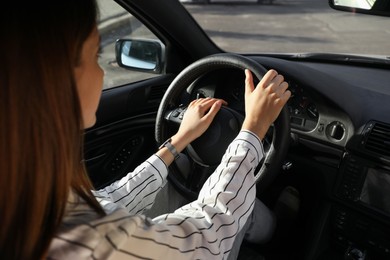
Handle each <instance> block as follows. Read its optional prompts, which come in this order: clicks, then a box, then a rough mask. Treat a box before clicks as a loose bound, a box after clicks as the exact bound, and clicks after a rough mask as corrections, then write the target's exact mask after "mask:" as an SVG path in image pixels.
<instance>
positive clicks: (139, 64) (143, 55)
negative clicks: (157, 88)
mask: <svg viewBox="0 0 390 260" xmlns="http://www.w3.org/2000/svg"><path fill="white" fill-rule="evenodd" d="M163 50H164V45H163V44H162V43H161V42H160V41H155V40H135V39H119V40H117V41H116V44H115V54H116V61H117V63H118V65H119V66H120V67H122V68H126V69H133V70H137V71H144V72H152V73H156V74H159V73H161V72H162V70H163V67H164V66H163V65H164V59H163Z"/></svg>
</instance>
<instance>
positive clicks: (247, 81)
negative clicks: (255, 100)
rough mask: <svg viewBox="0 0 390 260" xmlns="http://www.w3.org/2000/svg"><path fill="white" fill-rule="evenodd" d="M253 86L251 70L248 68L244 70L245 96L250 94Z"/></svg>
mask: <svg viewBox="0 0 390 260" xmlns="http://www.w3.org/2000/svg"><path fill="white" fill-rule="evenodd" d="M254 89H255V86H254V84H253V76H252V72H251V71H250V70H248V69H246V70H245V96H247V95H249V94H251V93H252V92H253V90H254Z"/></svg>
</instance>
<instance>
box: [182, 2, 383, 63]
mask: <svg viewBox="0 0 390 260" xmlns="http://www.w3.org/2000/svg"><path fill="white" fill-rule="evenodd" d="M180 1H181V2H182V4H183V5H184V6H185V7H186V9H187V10H188V11H189V12H190V13H191V14H192V16H193V17H194V18H195V20H196V21H197V22H198V23H199V25H200V26H201V27H202V28H203V29H204V31H205V32H206V33H207V34H208V36H209V37H210V38H211V39H212V40H213V41H214V42H215V43H216V44H217V45H218V46H219V47H220V48H221V49H223V50H225V51H229V52H238V53H343V54H346V53H347V54H365V55H381V56H384V57H388V56H389V53H390V47H389V46H390V45H389V44H388V43H389V38H390V34H389V29H388V28H390V19H388V17H381V16H371V15H365V14H358V13H348V12H340V11H337V10H333V9H331V8H330V7H329V5H328V1H325V0H299V1H298V0H273V1H271V0H263V1H257V0H244V1H243V0H241V1H240V0H234V1H233V0H207V1H206V0H180ZM350 2H352V1H350ZM360 2H366V1H360Z"/></svg>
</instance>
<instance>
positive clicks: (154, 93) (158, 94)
mask: <svg viewBox="0 0 390 260" xmlns="http://www.w3.org/2000/svg"><path fill="white" fill-rule="evenodd" d="M167 88H168V87H167V86H165V85H162V86H153V87H152V88H151V90H150V94H149V100H161V99H162V97H163V96H164V93H165V91H166V90H167Z"/></svg>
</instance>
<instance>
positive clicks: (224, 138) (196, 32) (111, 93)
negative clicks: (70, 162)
mask: <svg viewBox="0 0 390 260" xmlns="http://www.w3.org/2000/svg"><path fill="white" fill-rule="evenodd" d="M108 2H110V3H108ZM111 2H112V3H111ZM275 2H277V1H275ZM344 2H345V3H343V1H337V0H334V1H329V8H335V9H337V10H338V11H339V12H351V15H352V12H358V13H364V14H363V15H382V16H383V15H389V12H388V11H389V7H388V5H387V6H386V5H385V4H384V5H383V6H380V4H381V3H383V1H377V2H378V4H377V5H375V6H374V7H375V8H373V9H372V10H367V9H359V8H356V7H354V6H352V7H351V6H346V5H347V4H348V1H344ZM384 2H386V1H384ZM104 4H106V5H107V4H115V5H116V6H117V8H118V10H119V11H118V13H117V14H115V15H114V16H113V17H115V21H116V24H112V22H111V21H110V19H108V18H110V17H108V16H107V17H106V16H105V13H104V12H103V11H101V21H100V24H99V29H100V33H101V36H102V47H103V49H102V50H103V53H102V56H101V58H100V62H101V66H102V68H103V69H104V70H105V75H106V79H105V80H106V81H105V86H104V90H103V94H102V98H101V101H100V104H99V109H98V112H97V124H96V125H95V126H94V127H93V128H91V129H88V130H87V131H86V134H85V161H86V165H87V168H88V173H89V175H90V178H91V180H92V182H93V183H94V185H95V187H96V189H99V188H102V187H105V186H106V185H109V184H110V183H111V182H113V181H115V180H118V179H120V178H121V177H123V176H124V175H126V173H127V172H129V171H132V170H133V169H134V168H135V167H136V166H138V165H139V164H140V163H141V162H143V161H144V160H145V159H147V158H148V157H149V156H150V155H152V154H153V153H155V152H156V151H157V148H158V147H159V145H160V144H161V143H163V142H164V141H165V140H166V139H167V138H169V137H170V136H171V135H172V134H174V133H175V131H177V129H178V126H179V124H180V122H181V118H182V115H183V113H185V108H186V105H188V104H189V102H190V101H192V100H194V99H197V98H199V97H216V98H221V99H224V100H226V101H227V102H228V106H227V107H226V108H225V109H222V110H221V112H220V113H219V115H218V119H217V120H216V122H215V123H213V124H212V126H211V127H210V129H209V130H210V131H209V130H208V131H207V132H206V133H205V134H204V136H202V137H200V138H199V139H197V140H196V141H194V142H193V143H192V144H191V145H190V146H189V147H188V148H187V149H186V150H185V151H184V152H183V153H182V154H181V156H180V159H178V160H176V161H175V163H174V164H173V165H172V166H170V169H169V170H170V173H169V177H168V183H167V184H166V186H165V187H164V189H163V190H162V191H161V196H157V200H156V202H155V204H154V206H153V207H152V209H151V210H150V211H149V212H147V215H149V216H151V217H153V216H156V215H159V214H162V213H167V212H172V211H173V210H175V209H176V208H178V207H180V206H182V205H184V204H186V203H188V202H190V201H192V200H194V199H196V196H197V194H198V193H199V190H200V188H201V187H202V184H203V183H204V182H205V180H206V179H207V177H208V176H209V175H210V174H211V172H212V171H213V170H214V169H215V167H216V166H217V165H218V161H219V160H220V158H221V156H222V155H223V153H224V151H225V149H226V147H227V145H228V144H229V142H230V141H231V140H232V139H233V138H234V137H235V135H236V134H237V133H238V131H239V129H240V126H241V125H240V124H241V123H242V120H243V118H244V116H245V101H244V73H243V69H245V68H251V70H252V71H253V72H254V74H255V75H256V78H257V80H260V79H261V77H262V76H263V75H264V73H265V72H266V71H267V70H268V69H276V70H277V71H278V72H279V73H281V74H283V76H284V77H285V79H286V81H287V82H288V83H289V89H290V91H291V93H292V96H291V98H290V100H289V101H288V104H287V105H286V107H285V108H284V109H283V111H282V113H281V116H280V117H279V118H278V119H277V120H276V121H275V123H274V125H273V126H272V127H271V129H270V131H269V133H268V134H267V137H266V138H265V139H264V140H263V142H264V147H265V150H266V151H267V156H266V158H265V159H264V160H263V162H262V164H261V165H259V167H258V173H257V174H258V176H259V177H258V181H257V196H258V198H259V199H260V200H261V201H263V202H264V203H265V204H266V205H267V206H268V207H269V208H270V209H274V210H276V207H278V206H279V207H280V206H281V204H280V203H281V198H282V194H285V192H286V188H290V192H292V193H295V194H294V196H295V197H294V196H293V198H294V199H296V200H297V201H295V202H291V201H290V204H289V201H282V203H285V204H286V205H282V206H283V207H284V209H282V210H279V213H280V211H282V213H281V214H282V216H281V217H280V219H279V223H278V225H277V227H276V230H275V233H274V235H273V237H272V238H271V240H270V241H269V242H267V243H265V244H262V245H255V244H251V243H248V242H245V241H244V243H243V245H242V248H241V253H240V257H239V259H261V258H260V256H261V257H264V259H313V260H314V259H316V260H323V259H324V260H325V259H390V105H389V104H390V85H389V79H390V62H389V58H387V60H384V59H382V58H379V57H368V56H360V55H358V54H356V55H352V54H348V55H347V54H329V53H308V54H284V53H276V54H275V53H272V54H270V53H264V54H262V53H258V54H239V53H230V52H226V51H223V50H222V49H220V48H219V47H218V46H217V45H216V44H215V43H214V42H213V41H211V40H210V38H209V37H208V36H207V34H205V32H204V31H203V30H202V28H201V27H200V26H199V25H198V24H197V22H196V21H195V20H194V18H193V17H192V16H191V15H190V14H189V13H188V11H187V10H186V8H185V7H184V6H183V4H182V3H180V2H179V1H178V0H164V1H161V0H149V1H143V0H115V1H105V2H104ZM386 10H387V11H386ZM178 21H180V22H178ZM118 24H120V27H115V26H117V25H118ZM133 31H137V33H138V34H137V35H132V34H131V32H133ZM216 129H217V130H216ZM216 132H217V133H216ZM215 139H217V140H216V141H215ZM290 195H291V194H290ZM291 203H292V204H293V205H292V204H291ZM294 203H295V204H294ZM279 209H280V208H279ZM289 210H290V212H288V211H289ZM283 211H284V213H283ZM283 214H285V215H283ZM283 217H285V218H283ZM255 256H258V258H253V257H255ZM251 257H252V258H251Z"/></svg>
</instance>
